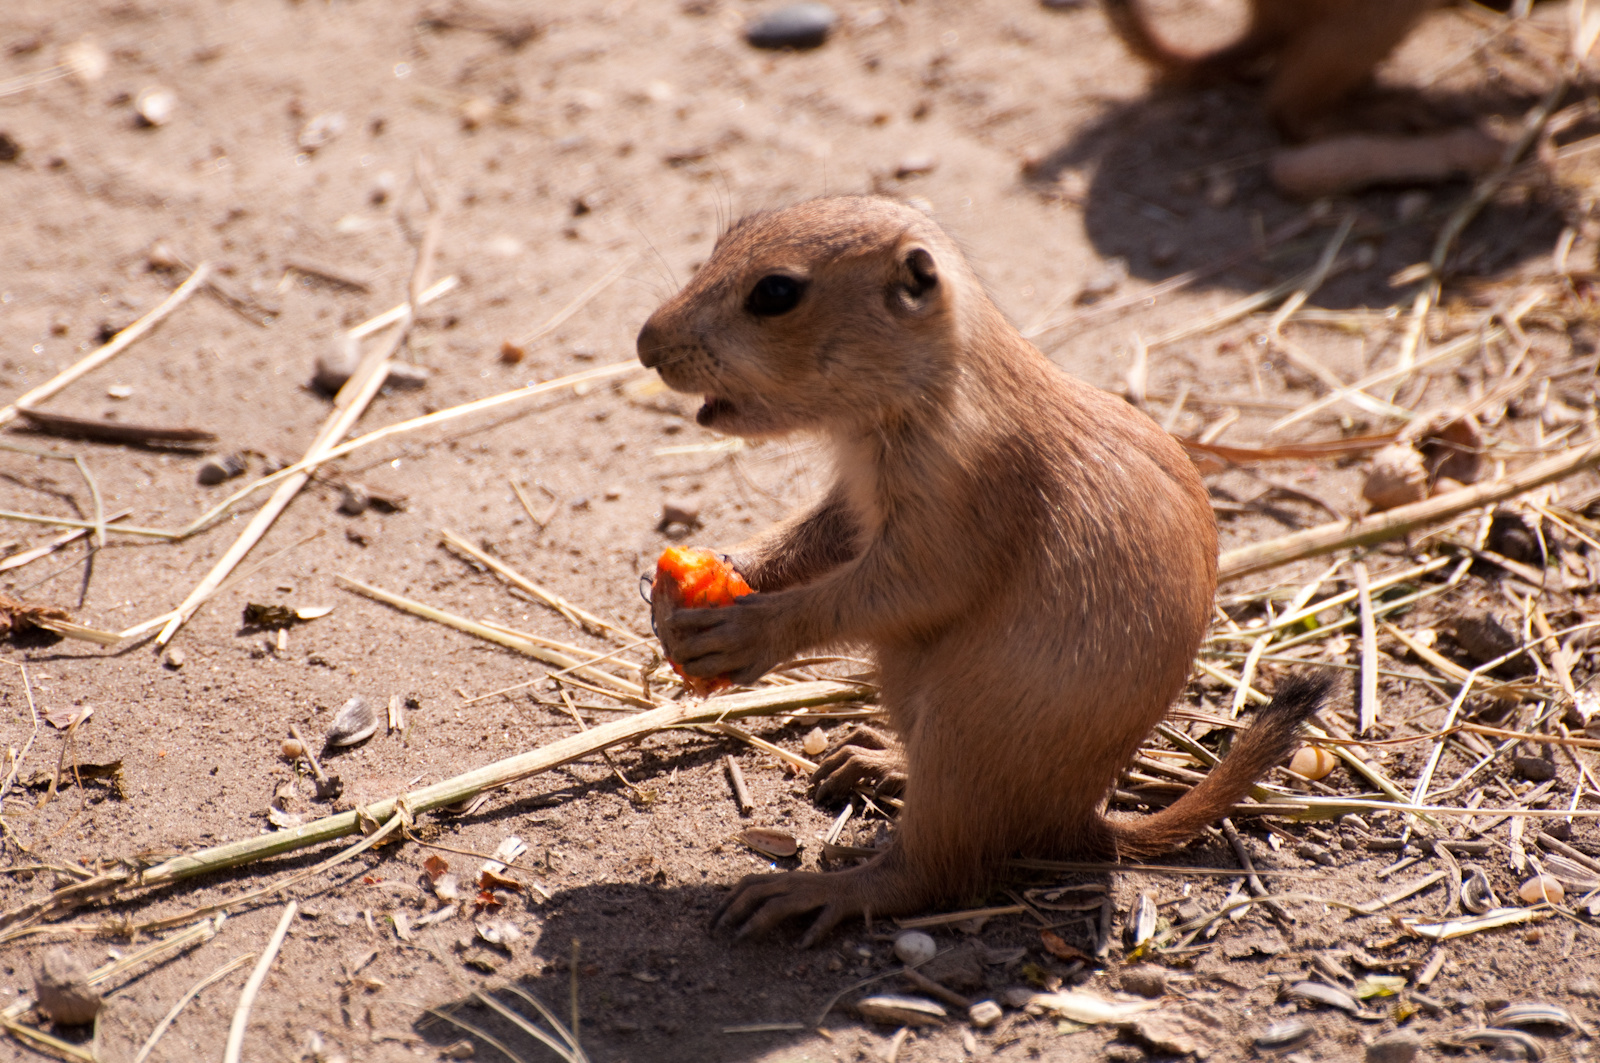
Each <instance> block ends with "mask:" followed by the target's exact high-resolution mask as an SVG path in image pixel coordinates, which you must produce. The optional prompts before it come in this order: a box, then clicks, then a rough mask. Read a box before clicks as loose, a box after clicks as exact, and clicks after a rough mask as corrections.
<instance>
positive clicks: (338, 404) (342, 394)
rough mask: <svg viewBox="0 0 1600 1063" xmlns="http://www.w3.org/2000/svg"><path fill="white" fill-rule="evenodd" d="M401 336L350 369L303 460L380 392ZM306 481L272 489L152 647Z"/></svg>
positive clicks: (401, 332) (337, 436) (342, 431)
mask: <svg viewBox="0 0 1600 1063" xmlns="http://www.w3.org/2000/svg"><path fill="white" fill-rule="evenodd" d="M405 333H406V328H405V323H404V322H402V324H401V326H400V327H399V328H397V329H395V332H394V335H393V336H391V337H390V339H389V341H388V342H386V343H384V344H381V345H379V346H378V347H375V348H373V349H372V350H371V351H370V352H368V353H367V355H366V356H365V357H364V358H363V359H362V362H361V366H360V368H358V369H357V370H356V373H355V375H354V376H352V377H351V378H350V380H349V381H348V382H347V383H346V384H345V386H344V387H343V388H341V389H340V391H339V394H338V396H336V397H335V400H334V411H333V416H332V417H331V418H330V419H329V420H328V422H327V424H325V425H324V426H323V428H322V431H320V432H318V433H317V438H316V439H315V440H313V441H312V444H311V449H310V450H309V451H307V452H306V458H307V459H308V460H309V459H313V458H315V459H320V458H321V457H322V456H323V455H324V454H326V452H327V451H328V450H330V449H331V448H332V447H333V445H334V444H335V443H337V442H338V441H339V440H341V439H343V438H344V437H345V435H346V434H348V433H349V431H350V429H351V427H352V426H354V425H355V423H356V421H357V419H359V418H360V416H361V415H362V414H363V413H365V412H366V409H367V404H368V403H370V402H371V401H372V399H373V398H374V396H376V395H377V394H378V389H379V388H381V387H383V383H384V380H385V379H387V378H388V375H389V356H390V355H392V354H393V353H394V352H395V350H396V349H397V348H399V346H400V344H401V342H403V341H404V339H405ZM309 479H311V473H310V472H302V473H298V474H296V475H294V476H290V477H288V478H286V479H285V480H284V481H283V483H282V484H280V485H279V486H278V489H277V490H276V491H274V492H273V493H272V497H271V498H269V499H267V504H266V505H264V506H262V507H261V508H260V509H259V510H257V511H256V513H255V516H253V517H251V518H250V523H249V524H248V525H246V526H245V529H244V532H243V533H241V534H240V536H239V538H238V539H236V540H234V543H233V545H232V546H230V547H228V551H227V553H225V554H223V555H222V557H221V558H220V559H218V561H217V563H216V565H214V566H213V567H212V569H211V571H210V572H209V573H207V574H206V578H205V579H203V580H201V581H200V583H199V585H198V586H196V587H195V588H194V590H192V591H190V592H189V596H188V597H187V598H185V599H184V600H183V604H182V605H180V606H178V608H177V610H176V612H175V614H174V615H173V617H172V619H170V620H168V621H167V624H166V626H165V627H163V628H162V629H161V634H159V635H157V636H156V645H158V646H165V645H166V644H167V643H168V642H169V641H170V640H171V639H172V636H173V635H174V634H176V633H177V630H178V628H180V627H181V626H183V623H184V622H185V621H186V620H188V619H189V617H191V616H193V615H194V611H195V610H196V609H198V608H200V606H201V604H202V603H204V602H205V600H206V599H207V598H209V597H211V593H212V592H213V591H215V590H216V589H217V586H218V585H219V584H220V583H221V582H222V581H223V580H225V579H227V578H228V573H230V572H232V571H233V569H234V566H235V565H237V564H238V563H239V562H240V561H242V560H243V559H244V555H245V554H248V553H249V552H250V550H251V548H252V547H254V546H255V545H256V543H258V542H260V541H261V537H262V536H263V535H265V534H267V529H268V528H270V527H272V522H273V521H275V520H277V519H278V514H280V513H282V512H283V511H284V510H285V509H286V508H288V505H289V503H290V502H292V501H293V500H294V496H295V495H297V494H298V493H299V492H300V488H301V487H303V486H305V483H306V481H307V480H309Z"/></svg>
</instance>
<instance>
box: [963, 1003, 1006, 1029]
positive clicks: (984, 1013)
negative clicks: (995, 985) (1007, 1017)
mask: <svg viewBox="0 0 1600 1063" xmlns="http://www.w3.org/2000/svg"><path fill="white" fill-rule="evenodd" d="M1001 1014H1002V1012H1001V1011H1000V1005H999V1004H996V1003H995V1002H994V1001H992V1000H980V1001H978V1002H977V1003H976V1004H974V1005H972V1007H970V1008H968V1009H967V1020H968V1021H969V1022H971V1023H972V1025H974V1026H976V1027H978V1029H980V1030H986V1029H988V1028H989V1027H991V1026H993V1025H994V1024H995V1023H997V1022H999V1021H1000V1016H1001Z"/></svg>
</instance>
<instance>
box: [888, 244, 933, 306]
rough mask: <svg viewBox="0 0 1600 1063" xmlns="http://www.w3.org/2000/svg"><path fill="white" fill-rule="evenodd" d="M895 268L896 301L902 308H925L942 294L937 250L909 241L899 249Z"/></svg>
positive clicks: (894, 294) (894, 297) (893, 292)
mask: <svg viewBox="0 0 1600 1063" xmlns="http://www.w3.org/2000/svg"><path fill="white" fill-rule="evenodd" d="M899 255H900V261H899V262H898V264H897V266H896V269H895V279H894V287H893V291H892V293H891V294H892V296H893V301H894V302H896V303H898V304H899V305H900V307H901V308H902V309H905V310H911V311H917V310H922V309H925V308H926V307H927V306H929V305H930V304H931V303H933V302H934V301H935V300H936V299H937V298H938V295H939V267H938V264H937V263H935V262H934V260H933V252H932V251H929V250H928V249H927V248H926V247H923V246H922V245H921V244H909V245H907V246H904V247H902V248H901V249H900V251H899Z"/></svg>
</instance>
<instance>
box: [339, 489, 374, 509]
mask: <svg viewBox="0 0 1600 1063" xmlns="http://www.w3.org/2000/svg"><path fill="white" fill-rule="evenodd" d="M371 504H372V495H371V493H370V492H368V491H367V489H366V488H365V487H362V486H361V485H360V484H345V485H344V486H343V487H341V488H340V489H339V512H340V513H343V514H344V515H345V516H347V517H359V516H361V514H363V513H365V512H366V511H367V507H368V506H370V505H371Z"/></svg>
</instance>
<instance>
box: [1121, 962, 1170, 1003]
mask: <svg viewBox="0 0 1600 1063" xmlns="http://www.w3.org/2000/svg"><path fill="white" fill-rule="evenodd" d="M1120 984H1121V986H1122V989H1123V991H1124V992H1128V993H1137V994H1138V995H1139V996H1141V997H1149V998H1150V999H1151V1000H1154V999H1155V998H1156V997H1160V996H1165V995H1166V992H1167V972H1166V971H1164V970H1162V969H1161V968H1160V967H1152V966H1150V965H1149V964H1144V963H1141V964H1138V965H1136V966H1133V967H1129V968H1128V969H1127V970H1125V971H1123V972H1122V978H1121V979H1120Z"/></svg>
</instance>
